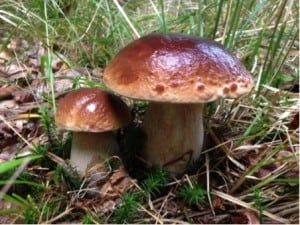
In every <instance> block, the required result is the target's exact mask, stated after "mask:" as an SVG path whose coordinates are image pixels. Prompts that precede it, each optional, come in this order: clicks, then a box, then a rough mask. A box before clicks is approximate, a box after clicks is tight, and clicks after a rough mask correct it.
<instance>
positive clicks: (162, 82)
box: [103, 34, 253, 175]
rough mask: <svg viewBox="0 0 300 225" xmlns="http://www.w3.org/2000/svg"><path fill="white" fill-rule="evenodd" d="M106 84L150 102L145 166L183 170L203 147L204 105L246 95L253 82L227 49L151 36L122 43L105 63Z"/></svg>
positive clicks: (184, 38) (196, 40) (204, 41)
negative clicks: (119, 49) (106, 63)
mask: <svg viewBox="0 0 300 225" xmlns="http://www.w3.org/2000/svg"><path fill="white" fill-rule="evenodd" d="M103 78H104V82H105V84H106V85H107V86H108V87H109V88H110V89H112V90H113V91H115V92H116V93H118V94H120V95H124V96H127V97H129V98H134V99H143V100H148V101H149V106H148V109H147V112H146V114H145V117H144V122H143V130H144V132H145V134H146V143H145V149H144V151H143V154H142V156H143V157H144V159H145V160H146V161H147V162H149V164H150V165H159V166H161V167H166V168H167V169H168V170H169V171H170V172H171V173H172V174H174V175H179V174H181V173H182V172H184V170H185V168H186V167H187V165H188V164H189V162H190V161H194V160H196V159H197V158H198V157H199V156H200V153H201V150H202V145H203V133H204V130H203V122H202V109H203V103H207V102H211V101H214V100H216V99H218V98H220V97H223V98H237V97H239V96H241V95H243V94H246V93H248V92H249V91H250V90H251V88H252V86H253V80H252V76H251V74H250V73H249V72H248V71H247V70H246V68H245V67H244V66H243V65H242V63H241V62H240V61H239V60H238V59H237V58H236V57H235V56H234V55H233V54H232V53H231V52H229V51H228V50H227V49H225V48H224V47H223V46H222V45H220V44H218V43H217V42H215V41H213V40H209V39H204V38H198V37H191V36H187V35H181V34H150V35H148V36H144V37H142V38H140V39H138V40H135V41H134V42H132V43H130V44H129V45H127V46H126V47H125V48H123V49H122V50H121V51H120V52H119V53H118V54H117V55H116V56H115V57H114V58H113V59H112V61H111V62H110V63H109V64H108V65H107V67H106V69H105V71H104V77H103Z"/></svg>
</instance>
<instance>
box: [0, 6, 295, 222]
mask: <svg viewBox="0 0 300 225" xmlns="http://www.w3.org/2000/svg"><path fill="white" fill-rule="evenodd" d="M298 12H299V4H298V3H297V2H296V1H290V0H262V1H258V0H249V1H243V0H228V1H224V0H212V1H206V0H187V1H174V0H157V1H152V0H137V1H136V0H135V1H133V0H127V1H126V0H123V1H117V0H99V1H94V0H88V1H83V0H79V1H75V0H58V1H54V0H50V1H33V0H32V1H13V0H7V1H2V2H1V3H0V40H1V41H0V53H1V52H3V51H8V52H10V53H11V55H12V57H11V58H9V60H7V61H5V62H4V63H3V65H2V64H0V66H9V65H14V64H16V63H20V62H21V63H26V59H27V56H28V53H26V51H25V50H26V49H22V48H21V49H18V48H12V47H11V46H10V44H11V42H12V41H13V40H14V38H16V37H18V38H20V39H21V40H23V41H25V42H26V43H27V44H28V45H29V46H32V48H33V49H36V46H37V45H39V44H40V45H41V46H42V47H43V48H44V49H45V50H46V51H45V54H43V55H40V56H39V60H40V62H41V64H40V68H39V71H40V73H39V74H38V79H39V80H41V81H42V82H43V83H44V84H46V85H47V87H48V90H47V91H45V92H43V93H42V98H40V97H38V96H37V95H38V94H37V93H33V94H34V96H35V97H36V99H37V103H36V104H37V105H38V107H37V108H38V110H36V111H34V112H36V113H37V114H39V115H40V118H39V119H38V120H37V122H36V121H35V122H36V123H38V124H39V126H40V127H41V129H42V133H43V134H44V135H45V137H46V138H47V141H46V143H45V142H41V143H39V144H38V145H32V146H35V152H36V153H37V154H39V156H38V157H37V158H35V157H36V156H26V157H24V158H17V157H16V158H15V159H12V160H11V161H8V162H4V163H1V164H0V174H5V176H4V177H5V178H3V179H2V178H1V181H0V185H2V186H5V185H7V184H8V183H9V182H11V183H12V184H13V187H14V188H15V187H22V186H21V185H28V186H30V187H35V186H36V187H39V183H38V182H40V183H42V184H43V185H44V184H47V188H48V190H51V194H49V196H46V194H45V193H46V192H45V190H44V189H43V188H39V191H38V194H37V195H36V196H34V197H32V196H33V194H32V193H31V192H30V191H28V192H27V193H25V194H24V193H22V195H21V194H20V193H19V192H18V191H15V193H14V190H18V188H16V189H12V190H9V191H8V190H6V191H5V193H3V196H4V197H3V196H2V197H1V198H3V199H5V200H6V201H10V202H12V203H14V204H16V205H19V206H22V207H21V209H20V211H19V214H20V215H21V218H22V219H23V221H22V222H24V223H27V222H31V223H37V222H38V223H41V222H45V221H52V220H51V219H53V218H54V219H56V217H57V216H58V219H57V220H53V222H56V221H64V220H65V221H68V220H70V221H71V222H72V220H74V221H76V220H77V221H78V220H79V221H82V222H83V223H97V222H99V223H102V222H103V223H105V222H107V221H108V222H115V223H135V222H137V221H138V222H140V223H143V222H145V221H147V222H149V221H151V222H162V221H164V219H174V218H175V217H176V216H174V215H171V214H170V210H167V207H168V204H167V203H170V204H175V205H176V206H177V207H179V206H178V205H180V201H181V200H183V201H184V203H185V206H184V207H191V205H194V204H197V205H198V204H199V205H201V206H202V207H204V208H205V207H207V208H205V209H206V210H207V211H208V212H210V210H211V211H212V212H214V209H212V206H209V205H208V204H207V203H203V199H206V195H207V193H209V192H210V191H209V190H206V191H204V190H202V188H201V187H203V186H205V185H203V184H202V181H201V179H200V178H199V177H201V176H202V175H203V173H205V172H204V171H202V170H201V171H197V172H195V174H193V176H194V178H197V179H195V182H194V183H193V185H192V186H190V185H188V186H185V185H184V184H185V181H184V179H178V180H176V181H174V182H173V183H172V182H171V181H170V180H169V177H168V176H167V175H166V174H165V173H164V172H163V171H156V172H153V173H150V174H151V175H149V176H148V177H147V178H144V179H143V180H142V181H140V180H139V182H138V186H139V188H140V189H139V190H138V191H133V193H131V192H129V193H127V194H125V195H124V196H120V198H121V203H120V204H119V205H117V206H116V208H115V210H113V211H112V212H111V214H110V215H102V214H101V212H99V211H97V207H90V208H89V207H88V206H85V205H84V206H78V205H76V204H75V205H76V207H77V208H76V210H70V211H66V212H64V209H65V207H66V206H70V205H72V207H73V206H74V204H73V203H74V202H76V200H78V201H80V200H82V199H84V198H85V197H86V196H84V195H83V196H84V197H82V196H81V195H80V194H78V193H79V192H80V187H81V180H80V179H79V178H78V177H77V176H76V173H74V171H73V170H72V168H69V167H67V166H66V165H67V164H66V162H65V161H64V160H65V159H67V158H68V156H69V150H70V143H71V142H70V140H71V135H70V134H67V135H66V133H63V132H61V131H58V130H57V128H56V126H55V124H54V120H53V113H54V112H55V110H56V99H57V94H58V93H56V91H55V82H56V76H57V75H60V74H57V73H55V72H54V71H53V70H52V65H51V64H52V62H53V59H54V58H60V59H61V60H62V61H63V62H64V64H65V65H66V66H67V67H68V68H76V67H80V68H85V69H86V70H87V71H88V73H89V75H88V76H85V75H83V74H82V75H81V76H79V77H76V78H72V80H73V81H74V82H73V87H72V88H74V89H75V88H79V87H81V86H89V87H100V88H102V89H105V86H104V85H103V84H102V83H101V82H99V81H101V79H100V78H99V77H94V76H93V74H92V70H93V69H94V68H101V69H104V68H105V66H106V65H107V63H108V62H109V61H110V60H111V59H112V58H113V57H114V55H115V54H116V53H117V52H118V51H119V50H120V49H121V48H122V47H124V46H126V44H128V43H130V42H131V41H132V40H134V39H136V38H138V37H139V36H143V35H146V34H149V33H152V32H176V33H185V34H189V35H195V36H199V37H209V38H213V39H215V40H216V41H218V42H219V43H221V44H223V45H224V46H226V47H227V48H228V49H229V50H231V51H232V52H234V54H236V55H237V56H238V57H239V59H240V60H241V61H242V62H243V63H244V65H245V66H246V68H247V69H248V70H249V71H251V73H252V74H253V77H254V79H255V87H254V88H253V91H252V93H250V94H249V95H248V96H245V97H243V98H241V99H239V100H237V101H231V100H220V101H218V102H217V103H213V104H210V106H209V108H207V109H209V110H210V112H209V113H207V115H206V118H207V119H206V126H207V131H210V136H212V137H213V138H212V139H213V143H214V145H213V146H210V147H209V149H208V154H210V156H211V157H210V160H211V161H212V162H210V163H209V165H210V171H211V173H212V174H210V179H212V180H213V181H214V182H212V181H211V184H210V186H211V187H210V189H211V190H213V191H212V193H218V195H217V196H218V197H220V198H222V197H223V200H224V201H226V202H225V203H223V204H224V207H228V209H232V208H238V207H241V208H239V209H243V207H245V206H248V205H247V204H249V205H250V206H253V207H254V208H255V209H257V210H258V212H259V214H260V215H259V219H260V220H261V221H263V222H272V223H274V221H275V222H278V221H276V220H274V218H273V217H272V215H271V216H270V215H269V214H268V213H265V211H267V212H272V213H273V214H274V215H277V216H278V217H280V218H281V219H282V220H283V219H289V218H290V220H291V221H290V222H293V223H297V222H299V218H298V217H297V216H295V215H294V214H293V213H289V212H285V211H283V212H280V211H276V210H277V208H278V207H282V204H286V205H287V206H288V205H292V206H294V202H293V199H296V198H297V195H298V191H295V189H296V188H295V186H296V187H298V185H299V179H298V178H295V177H286V176H285V175H286V174H287V173H288V172H289V171H292V170H293V169H294V168H295V167H299V160H298V157H299V153H298V152H297V151H298V150H297V148H298V147H297V146H296V145H297V144H298V142H297V141H296V139H297V137H298V132H299V131H298V130H295V129H292V128H289V123H290V121H291V120H292V117H293V116H294V114H295V112H297V110H298V107H297V101H298V96H296V94H295V92H298V91H297V85H298V83H299V63H298V60H299V57H298V51H299V37H298V34H299V28H298V27H299V13H298ZM29 50H31V49H29ZM0 62H1V61H0ZM0 68H2V67H0ZM59 73H60V72H59ZM27 76H28V77H26V81H27V82H28V84H30V82H31V81H32V77H33V76H34V75H33V74H28V75H27ZM11 83H17V84H18V80H14V81H11V80H5V79H3V78H2V77H1V78H0V87H1V86H4V85H8V84H11ZM59 94H60V93H59ZM42 105H43V106H42ZM133 107H134V110H135V111H136V112H137V113H136V114H137V115H140V114H141V115H142V114H143V111H144V110H145V109H146V107H147V103H145V102H142V103H140V102H134V106H133ZM211 115H213V116H211ZM210 116H211V117H210ZM0 118H1V121H0V122H1V125H3V126H7V127H8V129H9V130H12V127H10V126H8V125H7V124H9V123H10V122H11V121H10V118H5V117H2V115H1V117H0ZM135 126H136V124H134V125H132V127H135ZM219 129H221V131H219ZM222 129H223V130H222ZM125 131H126V132H128V133H126V134H125V135H124V137H125V138H126V137H130V138H131V139H135V140H125V141H124V142H126V143H127V142H129V144H130V146H131V147H130V148H132V150H133V152H134V153H135V152H138V151H139V150H140V148H141V147H142V144H140V143H139V142H141V140H142V139H143V137H142V136H141V134H140V133H139V131H138V129H130V128H129V129H127V130H125ZM19 135H20V136H21V137H23V138H21V137H19V139H18V140H19V141H20V143H23V144H26V145H28V146H30V145H31V143H26V141H27V139H26V135H27V134H26V133H22V134H19ZM1 138H2V136H0V140H1ZM130 138H128V139H130ZM137 143H138V144H137ZM137 145H138V146H137ZM32 146H30V147H32ZM127 146H129V145H127ZM216 146H217V147H216ZM240 146H241V147H242V150H240V149H239V147H240ZM251 146H252V147H251ZM253 146H254V147H253ZM255 146H256V147H255ZM133 148H135V149H133ZM265 149H267V150H268V151H264V150H265ZM287 149H289V150H290V151H291V152H293V154H292V155H289V156H286V157H280V158H278V157H277V155H278V153H280V152H282V151H286V150H287ZM123 150H124V149H123ZM130 150H131V149H125V150H124V152H123V154H124V156H125V157H124V158H125V160H128V162H127V163H125V164H126V166H129V167H130V166H132V168H129V170H130V172H131V173H132V174H134V175H135V176H136V177H138V178H139V177H145V174H142V175H141V176H139V174H138V173H140V170H141V168H139V165H140V164H138V163H137V164H136V163H135V162H134V160H136V159H133V157H132V152H131V153H130ZM260 151H262V153H261V155H255V154H257V153H258V152H260ZM49 153H52V154H54V155H55V156H57V157H58V158H53V157H51V156H49ZM248 153H249V154H248ZM254 153H255V154H254ZM251 154H252V155H251ZM253 154H254V155H255V157H257V158H256V160H257V163H256V164H254V165H253V164H251V162H250V160H249V158H251V157H252V156H253ZM250 156H251V157H250ZM25 162H26V164H25ZM29 162H30V163H29ZM27 163H29V164H27ZM60 163H61V164H60ZM201 163H202V162H201ZM278 164H279V165H284V166H282V167H280V168H279V169H278V168H277V170H276V168H275V172H274V171H273V170H272V172H274V173H272V174H270V175H269V176H267V177H265V178H264V179H261V177H259V175H258V174H259V172H260V171H262V170H263V169H266V168H268V169H269V168H273V167H276V165H278ZM22 165H27V166H28V168H29V169H28V170H29V171H31V172H30V176H25V175H24V174H23V175H22V173H20V174H17V173H15V171H17V170H18V168H21V167H22ZM135 166H137V167H138V168H136V167H135ZM201 166H202V165H201ZM34 168H35V170H34ZM36 168H40V170H39V169H38V170H37V169H36ZM201 168H204V167H201ZM30 169H33V170H30ZM196 170H197V168H196ZM196 170H195V171H196ZM25 172H27V171H25ZM14 174H15V176H16V177H13V178H14V179H13V180H12V181H9V177H10V176H13V175H14ZM17 175H19V176H17ZM24 177H27V179H28V180H26V179H23V178H24ZM216 177H217V178H216ZM204 180H205V179H204ZM168 182H170V183H168ZM216 184H218V185H219V186H218V185H216ZM43 185H42V186H43ZM166 187H167V188H166ZM178 187H181V188H179V189H178ZM177 189H178V190H179V191H177ZM29 190H31V189H29ZM216 190H218V191H223V192H224V193H226V194H227V195H225V194H224V195H222V194H220V193H219V192H216ZM166 192H168V193H167V194H166ZM165 194H166V195H165ZM175 194H177V195H178V196H174V195H175ZM61 195H64V196H66V198H62V200H61V201H62V204H57V207H56V206H55V204H56V203H57V202H58V199H60V196H61ZM228 195H230V197H229V196H228ZM273 195H279V196H281V197H280V201H279V202H276V201H272V200H268V199H272V196H273ZM26 196H27V197H26ZM41 196H42V197H41ZM79 196H80V197H79ZM141 196H142V197H141ZM144 196H147V197H148V198H147V197H146V198H145V197H144ZM1 198H0V199H1ZM44 198H47V201H46V202H45V203H44V202H42V201H41V200H43V199H44ZM86 198H87V200H86V201H83V202H89V200H90V199H89V198H88V197H86ZM161 198H162V199H164V201H161V202H160V203H161V204H160V205H159V207H158V206H157V204H156V203H157V202H159V201H160V200H161ZM241 201H242V202H241ZM243 201H244V202H243ZM141 205H142V206H143V208H144V209H146V210H148V211H147V212H146V211H145V212H146V213H145V212H144V213H143V215H145V218H141V217H140V216H138V214H137V212H138V210H139V213H141V212H140V211H141V207H138V206H141ZM25 206H26V207H25ZM250 206H249V207H250ZM74 207H75V206H74ZM295 209H296V206H294V208H291V209H290V211H292V212H294V211H293V210H295ZM180 210H181V211H183V210H182V209H180ZM180 210H179V211H180ZM2 213H3V214H5V215H6V214H9V213H11V214H16V213H18V212H16V211H15V210H13V209H12V210H11V211H9V210H8V211H2ZM129 213H131V214H132V215H133V216H129V217H127V215H128V214H129ZM219 213H220V212H219ZM96 215H101V216H99V217H98V218H97V216H96ZM153 215H155V216H153ZM210 215H211V214H210ZM164 216H166V218H164ZM181 216H182V217H180V218H183V219H182V220H183V221H184V222H187V221H190V220H191V219H190V218H188V216H187V214H184V215H183V214H181ZM221 216H222V213H221ZM173 217H174V218H173ZM203 218H204V217H203ZM203 218H193V219H192V222H194V223H197V222H198V223H214V221H203V220H201V219H203ZM197 219H198V220H197ZM272 219H273V220H272ZM168 222H170V221H168ZM171 222H174V221H171ZM221 222H224V223H230V222H232V221H228V220H225V221H221Z"/></svg>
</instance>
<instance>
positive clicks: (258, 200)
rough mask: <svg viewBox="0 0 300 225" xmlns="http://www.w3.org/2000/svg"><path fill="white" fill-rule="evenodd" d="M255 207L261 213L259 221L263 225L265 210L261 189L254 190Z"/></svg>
mask: <svg viewBox="0 0 300 225" xmlns="http://www.w3.org/2000/svg"><path fill="white" fill-rule="evenodd" d="M254 207H255V208H257V209H258V211H259V220H260V223H261V224H263V217H262V211H263V210H264V209H265V206H264V203H263V200H262V192H261V190H260V189H259V188H255V189H254Z"/></svg>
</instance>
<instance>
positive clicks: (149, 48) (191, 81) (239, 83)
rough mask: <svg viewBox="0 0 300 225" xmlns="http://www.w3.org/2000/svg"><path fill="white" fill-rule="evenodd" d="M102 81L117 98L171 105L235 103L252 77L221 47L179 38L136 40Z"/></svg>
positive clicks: (114, 61)
mask: <svg viewBox="0 0 300 225" xmlns="http://www.w3.org/2000/svg"><path fill="white" fill-rule="evenodd" d="M103 79H104V82H105V84H106V85H107V86H108V87H109V88H111V89H112V90H113V91H115V92H117V93H119V94H121V95H124V96H127V97H130V98H136V99H144V100H150V101H159V102H174V103H176V102H177V103H197V102H209V101H213V100H215V99H217V98H219V97H223V98H236V97H238V96H240V95H243V94H246V93H248V92H249V91H250V90H251V88H252V86H253V80H252V76H251V74H250V73H249V72H248V71H247V70H246V68H245V67H244V66H243V64H242V63H241V62H240V61H239V60H238V59H237V58H236V57H235V56H234V55H233V54H232V53H231V52H229V51H228V50H227V49H225V48H224V47H223V46H222V45H220V44H218V43H216V42H215V41H213V40H209V39H203V38H198V37H191V36H187V35H181V34H150V35H148V36H144V37H142V38H140V39H138V40H135V41H134V42H132V43H131V44H129V45H128V46H126V47H125V48H123V49H122V50H121V51H120V52H119V53H118V54H117V55H116V56H115V58H114V59H112V61H111V62H110V63H109V64H108V65H107V67H106V69H105V71H104V76H103Z"/></svg>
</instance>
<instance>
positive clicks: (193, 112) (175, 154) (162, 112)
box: [143, 102, 204, 175]
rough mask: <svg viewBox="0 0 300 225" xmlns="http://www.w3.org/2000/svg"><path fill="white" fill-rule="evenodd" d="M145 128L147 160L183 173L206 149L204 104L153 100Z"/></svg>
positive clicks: (172, 172) (145, 155)
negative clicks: (203, 146)
mask: <svg viewBox="0 0 300 225" xmlns="http://www.w3.org/2000/svg"><path fill="white" fill-rule="evenodd" d="M143 130H144V132H145V134H146V144H145V149H144V152H143V157H144V159H145V160H146V162H149V163H150V165H158V166H161V167H164V168H166V169H167V170H168V171H169V172H170V173H171V174H173V175H179V174H181V173H183V172H184V170H185V169H186V167H187V166H188V164H189V163H190V161H194V160H196V159H197V158H198V157H199V156H200V153H201V150H202V145H203V136H204V131H203V121H202V104H174V103H153V102H152V103H150V104H149V107H148V109H147V112H146V114H145V118H144V123H143Z"/></svg>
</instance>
